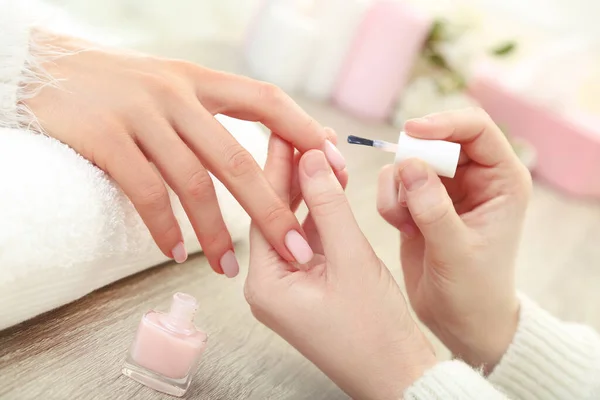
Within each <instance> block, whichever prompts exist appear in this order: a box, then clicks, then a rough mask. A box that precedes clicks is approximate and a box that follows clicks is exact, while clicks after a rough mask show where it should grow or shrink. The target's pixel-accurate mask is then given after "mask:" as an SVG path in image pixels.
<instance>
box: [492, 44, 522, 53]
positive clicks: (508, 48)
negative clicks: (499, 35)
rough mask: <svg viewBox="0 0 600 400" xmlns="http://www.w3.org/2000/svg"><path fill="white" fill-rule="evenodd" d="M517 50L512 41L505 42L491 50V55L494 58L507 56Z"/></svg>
mask: <svg viewBox="0 0 600 400" xmlns="http://www.w3.org/2000/svg"><path fill="white" fill-rule="evenodd" d="M516 48H517V43H516V42H514V41H510V42H506V43H503V44H501V45H500V46H498V47H495V48H494V49H492V53H493V54H494V55H496V56H507V55H509V54H510V53H512V52H514V51H515V50H516Z"/></svg>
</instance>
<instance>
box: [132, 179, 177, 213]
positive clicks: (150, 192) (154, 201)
mask: <svg viewBox="0 0 600 400" xmlns="http://www.w3.org/2000/svg"><path fill="white" fill-rule="evenodd" d="M133 201H134V202H135V203H137V205H138V206H142V207H144V208H150V209H151V210H154V211H162V210H164V209H165V208H167V207H168V203H169V193H168V192H167V189H166V188H165V185H164V184H163V183H162V182H160V181H157V182H155V183H150V184H146V185H144V186H143V187H142V188H141V189H139V190H138V193H137V194H136V195H135V197H134V199H133Z"/></svg>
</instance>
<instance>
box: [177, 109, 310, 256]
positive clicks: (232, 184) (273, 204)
mask: <svg viewBox="0 0 600 400" xmlns="http://www.w3.org/2000/svg"><path fill="white" fill-rule="evenodd" d="M172 113H173V115H175V116H176V118H175V121H176V122H175V123H176V128H177V132H178V133H179V134H180V136H182V138H183V139H184V141H185V142H186V143H187V144H188V146H190V148H191V149H192V150H193V151H194V153H195V154H196V155H197V156H198V157H199V158H200V160H201V161H202V163H203V165H205V166H206V167H207V168H208V169H209V170H210V171H211V172H212V173H213V174H214V175H215V176H216V177H217V178H218V179H219V180H220V181H221V182H223V184H224V185H225V186H226V187H227V189H229V191H230V192H231V194H232V195H233V196H234V197H235V198H236V199H237V200H238V201H239V202H240V204H241V205H242V207H243V208H244V209H245V210H246V211H247V212H248V214H250V217H251V218H252V220H253V221H254V222H255V223H256V225H257V226H258V227H259V228H260V230H261V232H262V233H263V235H264V236H265V238H266V239H267V240H268V241H269V243H271V245H272V246H273V248H274V249H275V250H276V251H277V252H278V253H279V254H280V255H281V256H282V257H283V258H284V259H286V260H287V261H296V262H298V263H300V264H305V263H308V262H309V261H310V260H311V259H312V255H313V254H312V251H310V248H309V246H308V244H307V243H306V239H305V238H304V237H303V232H302V228H301V226H300V224H299V223H298V220H297V219H296V217H295V216H294V214H293V213H292V212H291V210H290V208H289V205H288V204H287V203H286V202H284V201H282V200H281V198H280V197H279V195H278V194H277V193H276V192H275V191H274V190H273V188H272V186H271V185H270V184H269V181H268V180H267V178H266V177H265V175H264V173H263V171H262V170H261V169H260V167H259V166H258V164H257V163H256V161H255V160H254V158H253V157H252V155H250V153H248V151H246V149H244V148H243V147H242V146H241V145H240V144H239V143H238V142H237V141H236V140H235V138H233V136H231V134H230V133H229V132H228V131H227V130H226V129H225V128H224V127H223V126H222V125H221V124H220V123H219V122H217V120H215V119H214V117H213V116H212V115H210V114H209V113H208V112H207V111H206V110H205V109H203V108H202V106H201V105H200V104H195V105H189V106H188V107H176V108H174V109H173V110H172Z"/></svg>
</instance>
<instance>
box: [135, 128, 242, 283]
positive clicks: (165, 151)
mask: <svg viewBox="0 0 600 400" xmlns="http://www.w3.org/2000/svg"><path fill="white" fill-rule="evenodd" d="M141 121H144V122H142V123H140V124H139V126H138V129H139V132H143V134H139V135H138V137H139V138H140V140H139V141H140V146H141V147H142V150H143V151H144V153H145V154H146V155H147V156H148V157H149V158H150V159H151V160H152V162H153V163H154V164H155V165H156V167H157V168H158V170H159V171H160V173H161V175H162V176H163V178H164V179H165V180H166V181H167V183H168V184H169V186H170V187H171V188H172V189H173V190H174V191H175V193H176V194H177V196H178V197H179V199H180V201H181V205H182V206H183V209H184V210H185V213H186V214H187V216H188V218H189V220H190V223H191V224H192V227H193V228H194V232H195V233H196V236H197V238H198V241H199V242H200V245H201V247H202V251H203V252H204V255H205V256H206V258H207V259H208V262H209V264H210V265H211V267H212V268H213V270H214V271H215V272H217V273H218V274H225V275H226V276H227V277H228V278H233V277H235V276H237V274H238V273H239V269H240V268H239V263H238V261H237V258H236V256H235V252H234V248H233V243H232V241H231V235H230V234H229V231H228V230H227V226H226V225H225V221H224V220H223V216H222V214H221V209H220V208H219V202H218V199H217V194H216V192H215V187H214V184H213V181H212V179H211V177H210V175H209V173H208V171H206V169H205V168H204V166H203V165H202V164H201V163H200V161H199V160H198V158H197V157H196V156H195V154H194V153H192V151H191V150H190V149H189V148H188V147H187V146H186V145H185V143H183V141H182V140H181V138H180V137H179V136H178V135H177V133H176V132H175V131H174V130H173V129H172V128H171V126H170V125H169V124H168V123H167V121H164V120H162V121H161V120H156V119H154V118H152V119H151V118H143V119H141ZM141 138H143V140H141Z"/></svg>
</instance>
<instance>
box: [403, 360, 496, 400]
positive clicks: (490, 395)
mask: <svg viewBox="0 0 600 400" xmlns="http://www.w3.org/2000/svg"><path fill="white" fill-rule="evenodd" d="M404 399H405V400H445V399H456V400H480V399H486V400H508V397H506V396H505V395H504V394H502V393H501V392H499V391H498V390H497V389H495V388H494V387H493V386H492V385H491V384H490V383H489V382H488V381H487V380H486V379H485V378H484V377H483V376H482V375H481V374H480V373H478V372H477V371H475V370H473V369H472V368H471V367H469V366H468V365H467V364H465V363H463V362H462V361H458V360H455V361H446V362H443V363H440V364H438V365H437V366H435V367H434V368H432V369H430V370H429V371H427V372H426V373H425V374H424V375H423V376H422V377H421V378H420V379H419V380H418V381H416V382H415V383H414V384H413V385H412V386H411V387H409V388H408V389H407V390H406V391H405V392H404Z"/></svg>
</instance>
